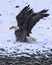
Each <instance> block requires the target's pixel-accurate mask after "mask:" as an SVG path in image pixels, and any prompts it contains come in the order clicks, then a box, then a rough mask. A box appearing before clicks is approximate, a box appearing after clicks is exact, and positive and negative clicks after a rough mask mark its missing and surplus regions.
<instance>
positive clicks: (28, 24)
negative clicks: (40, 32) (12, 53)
mask: <svg viewBox="0 0 52 65" xmlns="http://www.w3.org/2000/svg"><path fill="white" fill-rule="evenodd" d="M47 11H48V9H47V10H46V9H43V10H41V11H39V12H37V13H34V11H33V9H31V8H30V5H28V6H26V7H24V8H23V9H22V10H21V12H20V13H19V14H18V15H17V16H16V20H17V23H18V25H17V26H19V29H16V30H15V36H16V40H17V41H20V42H26V41H27V37H29V36H30V35H29V34H30V33H31V30H32V28H33V27H34V26H35V24H36V23H37V22H39V20H40V19H43V18H44V17H47V16H49V14H46V13H47ZM11 28H16V27H14V26H13V27H11Z"/></svg>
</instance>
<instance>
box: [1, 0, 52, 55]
mask: <svg viewBox="0 0 52 65" xmlns="http://www.w3.org/2000/svg"><path fill="white" fill-rule="evenodd" d="M28 4H30V7H31V8H33V10H34V12H38V11H40V10H42V9H49V11H48V13H49V14H50V16H49V17H47V18H44V19H45V20H44V19H42V20H40V21H39V22H38V23H37V24H36V26H34V28H33V29H32V34H30V35H31V36H32V37H34V38H36V41H34V42H30V43H21V42H16V41H15V39H16V38H15V35H14V31H15V30H9V28H10V26H13V25H14V26H16V25H17V22H16V18H15V17H16V15H17V14H18V13H19V12H20V11H21V10H22V9H23V8H24V7H25V6H26V5H28ZM17 5H18V6H19V8H16V6H17ZM48 48H52V0H36V1H35V0H0V54H9V53H13V52H17V53H22V52H27V53H35V52H36V50H37V49H38V50H47V49H48Z"/></svg>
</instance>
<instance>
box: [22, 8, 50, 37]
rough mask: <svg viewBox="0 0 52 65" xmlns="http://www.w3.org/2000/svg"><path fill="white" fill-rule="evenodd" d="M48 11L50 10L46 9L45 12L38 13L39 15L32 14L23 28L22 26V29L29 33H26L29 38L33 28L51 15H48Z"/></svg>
mask: <svg viewBox="0 0 52 65" xmlns="http://www.w3.org/2000/svg"><path fill="white" fill-rule="evenodd" d="M47 11H48V10H45V9H44V10H42V11H40V12H37V13H31V14H30V15H29V16H28V17H27V19H26V21H25V23H24V24H23V26H22V29H23V30H24V31H26V32H27V33H26V35H27V36H28V35H29V33H31V30H32V28H33V27H34V25H35V24H36V23H37V22H39V20H40V19H43V18H44V17H47V16H49V14H46V13H47Z"/></svg>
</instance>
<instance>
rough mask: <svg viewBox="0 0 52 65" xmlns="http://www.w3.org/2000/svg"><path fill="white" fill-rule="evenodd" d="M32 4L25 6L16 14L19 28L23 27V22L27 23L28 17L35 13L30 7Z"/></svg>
mask: <svg viewBox="0 0 52 65" xmlns="http://www.w3.org/2000/svg"><path fill="white" fill-rule="evenodd" d="M29 6H30V5H28V6H26V7H24V8H23V9H22V11H21V12H20V13H19V14H18V15H17V16H16V20H17V23H18V26H19V28H21V27H22V26H23V24H24V23H25V21H26V18H27V17H28V16H29V15H30V14H31V13H33V10H32V9H30V7H29Z"/></svg>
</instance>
